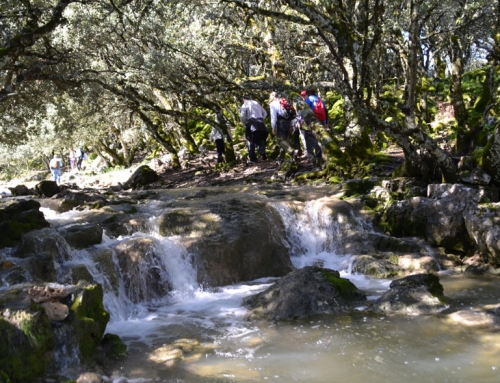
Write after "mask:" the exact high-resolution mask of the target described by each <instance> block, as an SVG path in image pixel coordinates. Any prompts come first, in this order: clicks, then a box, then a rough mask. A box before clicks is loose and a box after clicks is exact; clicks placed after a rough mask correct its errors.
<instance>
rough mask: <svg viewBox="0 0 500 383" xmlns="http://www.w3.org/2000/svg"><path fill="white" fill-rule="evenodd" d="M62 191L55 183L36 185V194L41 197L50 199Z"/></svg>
mask: <svg viewBox="0 0 500 383" xmlns="http://www.w3.org/2000/svg"><path fill="white" fill-rule="evenodd" d="M60 191H61V188H60V187H59V186H58V185H57V182H55V181H47V180H46V181H42V182H40V183H38V184H36V185H35V194H36V195H38V196H40V197H45V198H50V197H52V196H54V195H56V194H57V193H59V192H60Z"/></svg>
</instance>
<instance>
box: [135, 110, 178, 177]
mask: <svg viewBox="0 0 500 383" xmlns="http://www.w3.org/2000/svg"><path fill="white" fill-rule="evenodd" d="M135 112H136V113H137V115H138V116H139V118H140V119H141V120H142V122H144V124H145V125H146V127H147V129H148V132H150V133H151V135H152V136H153V138H154V139H155V140H156V141H157V142H158V143H159V144H160V145H161V146H163V147H164V148H165V149H166V150H167V151H168V152H169V153H170V155H171V156H172V167H173V168H174V169H178V168H180V166H181V165H180V162H179V156H178V155H177V151H176V150H175V149H174V147H173V146H172V145H171V144H170V142H168V141H167V140H165V139H164V138H163V137H162V136H161V135H160V133H158V127H157V126H156V125H155V124H154V123H153V122H152V121H151V120H150V119H149V117H148V116H146V115H145V114H144V113H143V112H142V111H140V110H135Z"/></svg>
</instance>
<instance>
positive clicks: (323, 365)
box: [109, 275, 500, 383]
mask: <svg viewBox="0 0 500 383" xmlns="http://www.w3.org/2000/svg"><path fill="white" fill-rule="evenodd" d="M496 282H497V279H494V278H493V279H491V280H480V281H478V280H477V279H476V278H469V277H466V276H464V275H462V276H444V277H442V283H443V285H444V286H445V294H446V295H447V296H448V297H450V300H451V301H453V304H457V305H462V304H464V305H471V304H474V302H477V301H476V299H477V295H478V293H481V295H482V296H483V297H485V298H486V301H490V302H491V303H496V304H498V303H499V302H500V292H498V289H497V288H496ZM467 286H468V287H467ZM245 288H246V285H238V286H235V287H228V288H227V290H224V289H223V290H221V291H220V292H218V294H219V295H218V297H214V296H212V297H211V298H210V299H208V298H206V297H205V298H203V299H202V300H203V302H198V303H197V302H196V300H194V301H191V302H190V303H188V302H183V303H182V304H181V305H180V306H178V307H177V308H175V307H168V308H162V309H160V310H158V311H157V312H155V314H154V317H150V318H144V319H143V320H142V321H139V323H137V322H136V323H134V324H133V326H135V328H136V330H135V333H138V331H137V327H139V326H140V327H141V328H142V329H143V330H144V329H145V328H147V326H148V325H147V324H146V323H149V326H150V329H149V331H144V332H143V333H142V335H140V336H136V337H135V338H134V337H133V336H132V337H131V336H130V334H131V333H133V331H131V328H127V327H126V326H124V327H121V326H122V325H120V324H115V325H114V326H113V327H114V328H112V329H111V330H116V332H118V333H120V335H121V336H123V338H124V339H125V340H126V341H127V343H128V344H129V357H128V358H127V359H126V360H125V361H122V362H120V363H118V364H117V365H116V366H110V367H112V368H111V369H110V371H109V373H110V377H111V380H112V381H114V382H132V381H137V379H138V380H139V381H165V382H226V381H227V382H263V381H270V382H318V383H320V382H332V381H337V380H341V381H342V380H343V381H346V382H353V383H357V382H366V381H370V382H371V383H373V382H393V381H400V380H402V379H404V380H405V381H406V382H410V383H411V382H422V381H429V382H471V381H473V382H495V381H500V371H499V370H498V368H499V367H500V334H498V333H492V332H490V331H489V330H488V329H487V328H483V329H481V328H470V327H466V326H462V325H458V324H450V322H449V321H448V320H447V314H446V313H443V314H441V315H438V316H420V317H380V316H375V315H367V314H366V313H363V312H360V313H358V314H356V315H354V316H343V317H336V318H332V317H316V318H312V319H308V320H303V321H294V322H285V323H269V322H252V323H249V322H247V321H246V320H245V319H244V314H245V313H244V309H243V308H241V307H240V306H238V302H239V298H238V297H241V296H243V295H247V294H248V293H250V290H248V291H245ZM255 288H256V285H255V284H254V285H252V289H253V290H255ZM464 288H465V290H464ZM464 291H467V292H470V293H471V294H470V295H469V294H465V293H464ZM253 292H255V291H252V293H253ZM219 299H220V300H222V301H223V302H224V303H225V304H222V305H221V304H220V303H221V302H218V300H219ZM481 302H484V301H482V300H481ZM174 306H175V305H174ZM219 306H222V307H223V308H221V309H218V308H217V307H219ZM231 307H232V308H231ZM112 332H115V331H112ZM127 333H128V334H129V336H128V337H127ZM183 342H184V343H187V344H188V345H189V346H186V345H183ZM166 346H170V348H168V347H167V348H165V347H166ZM152 355H153V357H152Z"/></svg>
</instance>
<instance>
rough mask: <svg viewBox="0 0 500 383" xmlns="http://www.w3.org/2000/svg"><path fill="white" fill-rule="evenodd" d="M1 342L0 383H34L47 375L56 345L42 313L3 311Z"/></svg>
mask: <svg viewBox="0 0 500 383" xmlns="http://www.w3.org/2000/svg"><path fill="white" fill-rule="evenodd" d="M0 339H1V341H0V379H2V378H1V376H4V377H5V380H0V381H5V382H11V383H17V382H32V381H34V380H35V379H36V378H38V377H40V376H41V375H43V374H44V373H45V372H46V371H47V365H48V364H49V362H50V360H51V355H52V351H53V350H54V348H55V345H56V343H55V337H54V333H53V330H52V327H51V325H50V321H49V319H48V317H47V316H46V315H44V313H43V312H42V311H31V310H10V309H7V310H3V311H2V315H1V316H0Z"/></svg>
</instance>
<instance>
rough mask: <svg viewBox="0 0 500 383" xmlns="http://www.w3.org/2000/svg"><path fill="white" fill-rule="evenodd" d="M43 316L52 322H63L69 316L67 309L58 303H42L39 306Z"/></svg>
mask: <svg viewBox="0 0 500 383" xmlns="http://www.w3.org/2000/svg"><path fill="white" fill-rule="evenodd" d="M41 306H42V307H43V309H44V310H45V314H46V315H47V316H48V317H49V319H50V320H52V321H63V320H65V319H66V318H67V317H68V315H69V308H68V306H66V305H65V304H62V303H60V302H44V303H42V304H41Z"/></svg>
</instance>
